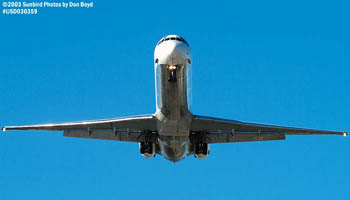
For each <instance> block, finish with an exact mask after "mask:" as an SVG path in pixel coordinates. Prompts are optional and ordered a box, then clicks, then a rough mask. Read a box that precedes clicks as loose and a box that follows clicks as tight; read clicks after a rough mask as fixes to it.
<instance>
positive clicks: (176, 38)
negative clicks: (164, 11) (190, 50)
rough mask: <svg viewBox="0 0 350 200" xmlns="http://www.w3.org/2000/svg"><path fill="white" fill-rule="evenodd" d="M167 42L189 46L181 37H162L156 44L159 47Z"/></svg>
mask: <svg viewBox="0 0 350 200" xmlns="http://www.w3.org/2000/svg"><path fill="white" fill-rule="evenodd" d="M168 40H177V41H180V42H183V43H185V44H186V45H187V46H190V45H189V44H188V43H187V42H186V40H185V39H183V38H182V37H179V36H171V37H164V38H162V39H161V40H160V41H159V42H158V44H157V46H158V45H160V44H161V43H163V42H164V41H168Z"/></svg>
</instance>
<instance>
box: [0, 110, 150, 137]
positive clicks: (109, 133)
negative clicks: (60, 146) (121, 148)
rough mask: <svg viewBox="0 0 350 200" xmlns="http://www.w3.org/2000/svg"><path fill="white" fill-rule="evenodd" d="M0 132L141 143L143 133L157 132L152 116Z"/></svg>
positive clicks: (39, 126)
mask: <svg viewBox="0 0 350 200" xmlns="http://www.w3.org/2000/svg"><path fill="white" fill-rule="evenodd" d="M2 130H3V131H6V130H47V131H63V132H64V133H63V136H67V137H79V138H92V139H105V140H117V141H129V142H141V141H143V139H144V137H143V132H144V131H151V132H156V131H157V121H156V118H155V117H154V116H153V115H143V116H132V117H124V118H116V119H104V120H95V121H82V122H68V123H58V124H39V125H28V126H4V127H3V128H2Z"/></svg>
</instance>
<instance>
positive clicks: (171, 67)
mask: <svg viewBox="0 0 350 200" xmlns="http://www.w3.org/2000/svg"><path fill="white" fill-rule="evenodd" d="M176 68H177V67H176V65H169V66H168V71H169V76H168V81H169V82H176V81H177V79H176Z"/></svg>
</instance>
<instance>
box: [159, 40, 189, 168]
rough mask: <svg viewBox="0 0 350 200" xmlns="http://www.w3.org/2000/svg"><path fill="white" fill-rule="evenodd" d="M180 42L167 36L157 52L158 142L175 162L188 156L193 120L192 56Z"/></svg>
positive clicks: (167, 156) (181, 41)
mask: <svg viewBox="0 0 350 200" xmlns="http://www.w3.org/2000/svg"><path fill="white" fill-rule="evenodd" d="M180 38H181V37H180V36H176V35H169V36H166V37H164V38H163V39H162V40H161V41H160V42H159V43H158V44H157V46H156V48H155V51H154V66H155V85H156V108H157V110H156V117H157V119H158V134H159V141H158V142H159V147H160V150H161V154H162V155H164V156H165V158H167V159H169V160H172V161H174V162H175V161H178V160H181V159H183V158H184V157H185V156H186V153H187V152H188V148H189V134H190V124H191V120H192V113H191V104H192V90H191V89H192V88H191V86H192V84H191V83H192V65H191V62H192V54H191V49H190V47H189V45H188V44H187V42H186V41H184V40H182V39H180Z"/></svg>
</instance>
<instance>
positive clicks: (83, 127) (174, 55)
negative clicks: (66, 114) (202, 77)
mask: <svg viewBox="0 0 350 200" xmlns="http://www.w3.org/2000/svg"><path fill="white" fill-rule="evenodd" d="M191 63H192V54H191V48H190V46H189V44H188V43H187V42H186V40H185V39H184V38H183V37H180V36H178V35H168V36H165V37H163V38H162V39H161V40H160V41H159V42H158V43H157V45H156V48H155V51H154V71H155V90H156V112H155V113H154V114H149V115H142V116H133V117H124V118H116V119H106V120H95V121H83V122H69V123H58V124H42V125H28V126H5V127H3V129H2V130H3V131H5V130H49V131H63V135H64V136H68V137H78V138H93V139H106V140H117V141H125V142H137V143H139V144H140V153H141V154H142V155H143V156H144V157H146V158H152V157H154V156H155V155H156V154H159V155H162V156H164V157H165V158H166V159H168V160H170V161H172V162H177V161H180V160H182V159H184V158H185V157H186V156H190V155H194V156H195V157H196V158H205V157H207V155H208V154H209V144H215V143H229V142H250V141H269V140H284V139H285V135H314V134H335V135H344V136H346V135H347V133H346V132H338V131H325V130H314V129H304V128H292V127H283V126H272V125H265V124H255V123H246V122H241V121H233V120H226V119H218V118H213V117H205V116H199V115H194V114H193V113H192V111H191V103H192V96H191V95H192V87H191V85H192V64H191Z"/></svg>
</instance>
